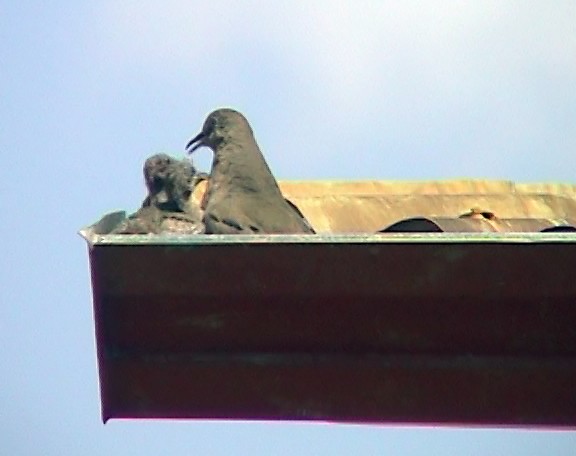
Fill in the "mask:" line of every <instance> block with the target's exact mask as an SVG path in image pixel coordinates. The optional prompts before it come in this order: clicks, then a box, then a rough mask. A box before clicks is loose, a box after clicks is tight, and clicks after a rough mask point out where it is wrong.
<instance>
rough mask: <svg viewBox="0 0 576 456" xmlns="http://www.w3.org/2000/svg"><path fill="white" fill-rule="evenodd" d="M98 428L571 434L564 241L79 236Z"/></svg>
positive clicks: (574, 253) (575, 399)
mask: <svg viewBox="0 0 576 456" xmlns="http://www.w3.org/2000/svg"><path fill="white" fill-rule="evenodd" d="M89 245H90V261H91V270H92V280H93V292H94V311H95V320H96V330H97V344H98V360H99V370H100V383H101V394H102V413H103V417H104V420H107V419H109V418H152V417H155V418H160V417H161V418H229V419H312V420H328V421H346V422H386V423H426V424H432V423H434V424H466V425H479V424H484V425H519V426H520V425H521V426H531V425H537V426H564V427H574V426H576V394H575V393H574V385H575V384H576V330H575V328H576V281H575V280H574V279H573V271H574V270H575V267H576V235H574V234H570V233H561V234H554V233H551V234H548V233H547V234H534V233H529V234H522V233H516V234H514V235H504V234H499V233H480V234H466V233H460V234H457V235H449V234H443V233H439V234H425V235H423V234H386V235H374V236H368V235H364V236H232V237H230V236H189V237H182V236H169V237H152V236H98V235H91V237H90V239H89Z"/></svg>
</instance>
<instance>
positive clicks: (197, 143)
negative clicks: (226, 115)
mask: <svg viewBox="0 0 576 456" xmlns="http://www.w3.org/2000/svg"><path fill="white" fill-rule="evenodd" d="M205 136H206V135H205V134H204V132H203V131H201V132H200V133H198V134H197V135H196V136H194V137H193V138H192V139H191V140H190V141H188V144H186V152H188V153H189V154H191V153H192V152H194V151H195V150H196V149H198V148H199V147H202V146H205V144H204V137H205Z"/></svg>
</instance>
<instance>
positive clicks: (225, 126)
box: [186, 108, 252, 154]
mask: <svg viewBox="0 0 576 456" xmlns="http://www.w3.org/2000/svg"><path fill="white" fill-rule="evenodd" d="M246 129H247V131H248V132H249V133H250V134H252V129H251V128H250V125H249V124H248V121H247V120H246V118H245V117H244V116H243V115H242V114H240V113H239V112H238V111H234V110H233V109H228V108H223V109H217V110H216V111H214V112H212V113H211V114H210V115H208V117H207V118H206V120H205V121H204V126H203V127H202V131H201V132H200V133H198V134H197V135H196V136H195V137H194V138H192V139H191V140H190V141H189V142H188V144H187V145H186V151H187V152H188V153H189V154H191V153H192V152H194V151H195V150H196V149H198V148H200V147H202V146H207V147H210V148H211V149H212V150H214V151H215V150H216V149H217V148H218V146H219V145H220V144H222V143H223V142H224V143H225V142H228V140H230V139H231V138H232V137H233V136H234V132H235V131H240V132H245V131H246Z"/></svg>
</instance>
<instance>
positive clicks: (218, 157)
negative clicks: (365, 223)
mask: <svg viewBox="0 0 576 456" xmlns="http://www.w3.org/2000/svg"><path fill="white" fill-rule="evenodd" d="M201 146H207V147H210V148H211V149H212V151H213V152H214V160H213V162H212V170H211V172H210V178H209V181H208V189H207V194H206V198H205V208H204V209H205V212H204V219H203V220H204V224H205V226H206V233H212V234H264V233H266V234H274V233H284V234H291V233H301V234H314V230H313V228H312V227H311V226H310V224H309V223H308V221H307V220H306V219H305V218H304V217H303V216H302V214H301V213H300V211H299V210H298V209H297V208H296V207H295V206H294V205H293V204H292V203H289V202H287V201H286V200H285V199H284V197H283V196H282V192H281V191H280V188H279V187H278V183H277V182H276V179H275V178H274V176H273V175H272V173H271V171H270V168H269V167H268V164H267V163H266V160H265V159H264V156H263V155H262V152H261V151H260V148H259V147H258V144H257V143H256V140H255V138H254V133H253V132H252V128H251V127H250V125H249V124H248V121H247V120H246V119H245V117H244V116H243V115H242V114H240V113H239V112H237V111H234V110H232V109H219V110H217V111H214V112H213V113H211V114H210V115H209V116H208V118H207V119H206V121H205V122H204V126H203V128H202V131H201V132H200V133H199V134H198V135H197V136H195V137H194V138H193V139H192V140H191V141H190V142H189V143H188V145H187V146H186V149H187V150H188V152H189V153H192V152H194V151H195V150H196V149H198V148H199V147H201Z"/></svg>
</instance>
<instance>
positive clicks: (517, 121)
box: [0, 0, 576, 456]
mask: <svg viewBox="0 0 576 456" xmlns="http://www.w3.org/2000/svg"><path fill="white" fill-rule="evenodd" d="M574 24H576V4H575V3H574V2H573V1H562V0H556V1H554V2H547V1H530V0H524V1H510V0H500V1H475V2H471V1H450V0H442V1H440V0H438V1H434V0H430V1H426V2H424V1H422V2H417V1H402V2H400V1H397V2H392V1H374V2H370V1H362V0H358V1H354V2H353V1H351V0H349V1H338V0H333V1H321V0H317V1H313V2H304V1H290V2H288V1H285V2H280V1H277V2H275V1H268V2H265V1H219V0H211V1H210V2H207V1H206V2H200V1H192V0H188V1H186V0H163V1H147V0H132V1H130V0H126V1H123V0H115V1H105V0H102V1H93V2H82V1H74V2H73V1H58V0H54V1H51V2H41V1H30V0H19V1H17V2H16V1H12V2H9V1H7V0H4V1H2V2H0V151H1V153H2V156H3V157H4V158H3V163H4V172H3V176H4V177H3V178H2V180H1V181H0V189H1V190H2V198H0V209H1V211H2V214H3V219H2V223H1V224H0V235H1V236H2V243H0V268H1V270H0V272H1V275H0V277H1V278H2V279H1V280H2V283H1V284H2V286H1V287H0V300H1V306H0V346H1V347H2V349H1V350H0V429H2V438H1V439H0V454H7V455H8V454H9V455H47V456H50V455H59V456H61V455H78V454H82V455H100V454H106V455H131V454H137V455H139V456H146V455H158V454H170V455H176V456H178V455H190V454H202V455H204V454H205V455H229V454H250V455H254V456H258V455H269V454H279V455H282V454H286V455H288V454H299V455H307V454H310V455H318V454H374V455H376V454H378V455H379V454H402V455H415V456H419V455H426V456H432V455H445V454H446V455H447V454H463V455H486V454H507V455H540V454H554V455H573V454H574V450H575V448H576V432H558V431H537V432H536V431H527V430H511V429H508V430H495V429H474V430H470V429H467V430H461V429H431V428H392V427H386V426H346V425H326V424H302V423H300V424H293V423H230V422H168V421H147V422H143V421H111V422H109V423H108V424H107V425H105V426H104V425H103V424H102V423H101V419H100V408H99V407H100V398H99V392H98V377H97V366H96V356H95V346H94V344H95V343H94V321H93V315H92V307H91V299H92V296H91V289H90V276H89V269H88V256H87V251H86V246H85V244H84V241H83V240H82V239H81V238H80V237H79V236H78V235H77V234H76V233H77V231H78V229H79V228H81V227H82V226H84V225H86V224H88V223H90V222H92V221H94V220H96V219H97V218H99V216H100V215H101V214H103V213H105V212H108V211H111V210H114V209H120V208H121V209H126V210H128V211H132V210H135V209H136V208H137V207H138V205H139V204H140V202H141V201H142V199H143V196H144V185H143V183H142V176H141V167H142V163H143V161H144V159H145V158H146V157H147V156H149V155H152V154H154V153H158V152H167V153H170V154H174V155H182V154H183V147H184V145H185V143H186V142H187V140H188V139H189V138H190V137H191V136H192V135H193V134H195V133H197V131H198V130H199V128H200V127H201V125H202V122H203V120H204V117H205V116H206V114H207V113H208V112H210V111H212V110H213V109H214V108H217V107H221V106H230V107H234V108H236V109H238V110H240V111H242V112H243V113H244V114H245V115H246V116H247V117H248V119H249V120H250V121H251V123H252V126H253V128H254V131H255V133H256V136H257V139H258V142H259V144H260V146H261V148H262V149H263V151H264V153H265V155H266V157H267V159H268V162H269V164H270V166H271V168H272V170H273V172H274V173H275V174H276V176H277V177H279V178H283V179H334V178H337V179H363V178H376V179H399V180H407V179H448V178H458V177H471V178H495V179H511V180H517V181H560V182H574V181H575V179H576V177H575V175H574V170H575V169H576V123H575V122H574V119H576V58H575V56H576V29H575V28H574ZM198 156H199V158H198V160H197V164H198V165H199V166H200V167H202V168H204V169H206V168H207V167H208V166H209V163H210V154H209V153H208V151H207V150H204V151H200V152H198Z"/></svg>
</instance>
